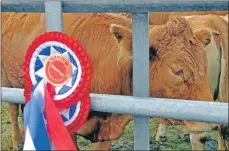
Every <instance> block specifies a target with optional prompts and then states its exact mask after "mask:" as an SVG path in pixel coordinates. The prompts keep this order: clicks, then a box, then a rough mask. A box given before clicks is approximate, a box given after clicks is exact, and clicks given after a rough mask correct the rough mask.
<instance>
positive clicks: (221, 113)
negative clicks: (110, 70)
mask: <svg viewBox="0 0 229 151" xmlns="http://www.w3.org/2000/svg"><path fill="white" fill-rule="evenodd" d="M217 10H228V1H226V0H225V1H205V0H202V1H191V0H189V1H184V0H182V1H181V0H180V1H165V0H160V1H158V0H157V1H156V0H55V1H54V0H3V1H2V12H45V15H46V28H47V31H53V30H55V31H62V12H75V13H77V12H130V13H132V15H133V16H132V20H133V23H132V31H133V35H132V38H133V95H134V96H119V95H103V94H91V97H92V106H91V110H94V111H101V112H110V113H120V114H133V115H134V149H135V150H149V126H148V122H149V121H148V117H161V118H170V119H177V120H191V121H200V122H209V123H218V124H228V104H227V103H216V102H211V103H210V102H201V101H190V100H189V101H187V100H176V99H161V98H151V97H148V96H149V80H148V79H149V78H148V77H149V71H148V69H149V61H148V58H149V53H148V48H149V47H148V41H149V38H148V25H149V16H148V12H160V11H163V12H175V11H176V12H182V11H217ZM139 49H141V50H142V51H141V52H139V51H137V50H139ZM2 100H4V101H5V102H14V103H24V96H23V89H17V88H5V87H2ZM196 111H198V112H196Z"/></svg>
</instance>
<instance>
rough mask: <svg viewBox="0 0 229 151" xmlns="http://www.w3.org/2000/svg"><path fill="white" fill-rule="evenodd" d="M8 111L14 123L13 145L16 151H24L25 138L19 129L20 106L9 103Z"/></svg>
mask: <svg viewBox="0 0 229 151" xmlns="http://www.w3.org/2000/svg"><path fill="white" fill-rule="evenodd" d="M7 111H8V113H9V114H10V118H11V123H12V143H13V148H14V149H17V150H18V149H20V150H21V149H22V147H23V137H22V134H21V131H20V128H19V123H18V115H19V104H15V103H8V104H7Z"/></svg>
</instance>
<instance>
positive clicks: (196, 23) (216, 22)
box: [156, 15, 228, 149]
mask: <svg viewBox="0 0 229 151" xmlns="http://www.w3.org/2000/svg"><path fill="white" fill-rule="evenodd" d="M184 17H185V18H186V19H187V20H188V21H189V22H190V25H191V27H192V29H193V30H202V28H208V29H209V30H210V31H211V37H210V38H209V42H210V43H209V45H208V46H207V47H205V51H206V53H207V58H208V64H207V66H208V81H209V86H210V88H211V91H212V94H213V95H214V99H218V100H219V101H220V102H227V101H228V15H226V16H216V15H197V16H184ZM222 18H223V19H224V20H223V19H222ZM167 124H169V123H164V124H160V125H159V128H158V133H157V135H156V140H159V139H160V137H164V136H165V135H166V127H167V126H166V125H167ZM224 131H225V130H224ZM185 133H188V130H187V129H186V128H185V127H184V126H182V129H181V136H184V134H185ZM224 141H226V140H224ZM219 142H222V140H221V141H220V140H219ZM218 144H219V149H220V148H222V147H220V146H223V145H222V144H221V145H220V143H218ZM225 144H227V143H225ZM224 146H225V145H224ZM224 148H225V147H224Z"/></svg>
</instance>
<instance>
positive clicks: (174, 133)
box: [1, 103, 217, 150]
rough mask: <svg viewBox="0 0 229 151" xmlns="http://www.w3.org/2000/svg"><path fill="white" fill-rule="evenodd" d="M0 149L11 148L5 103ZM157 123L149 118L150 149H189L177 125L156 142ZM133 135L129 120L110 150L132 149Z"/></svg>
mask: <svg viewBox="0 0 229 151" xmlns="http://www.w3.org/2000/svg"><path fill="white" fill-rule="evenodd" d="M1 109H2V110H1V116H2V117H1V119H2V120H1V122H2V123H1V124H2V129H1V130H2V133H1V150H12V142H11V121H10V118H9V115H8V113H7V112H6V109H5V103H2V106H1ZM19 116H20V123H21V126H22V120H21V117H22V115H21V113H20V115H19ZM157 125H158V123H157V122H155V121H153V120H150V149H151V150H158V149H159V148H160V150H191V144H190V141H189V137H188V136H187V137H185V138H182V139H181V138H179V129H180V127H179V126H169V128H168V133H167V141H166V142H163V141H161V142H159V143H158V142H156V141H155V139H154V138H155V135H156V129H157ZM207 140H208V141H207V143H206V150H209V149H214V150H215V149H216V147H217V141H216V140H217V132H216V131H212V132H210V133H208V134H207ZM133 141H134V137H133V122H130V123H129V124H128V126H127V127H126V129H125V133H124V135H123V136H122V137H121V138H120V139H119V140H117V141H115V142H114V143H113V144H112V150H133V149H134V143H133ZM78 145H79V146H80V149H81V150H90V149H91V146H90V143H89V141H86V140H85V139H83V138H82V137H79V138H78Z"/></svg>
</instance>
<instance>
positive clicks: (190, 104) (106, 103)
mask: <svg viewBox="0 0 229 151" xmlns="http://www.w3.org/2000/svg"><path fill="white" fill-rule="evenodd" d="M1 89H2V99H1V101H2V102H12V103H20V104H23V103H24V96H23V91H24V90H23V89H18V88H5V87H1ZM91 98H92V102H91V110H93V111H100V112H108V113H120V114H133V115H140V116H149V117H161V118H169V119H177V120H190V121H199V122H208V123H217V124H228V103H219V102H204V101H192V100H189V101H187V100H179V99H163V98H149V97H133V96H121V95H105V94H91ZM3 100H4V101H3Z"/></svg>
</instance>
